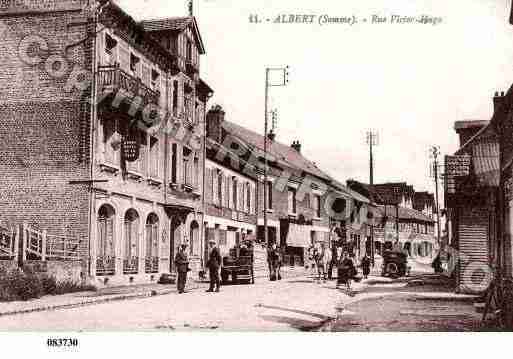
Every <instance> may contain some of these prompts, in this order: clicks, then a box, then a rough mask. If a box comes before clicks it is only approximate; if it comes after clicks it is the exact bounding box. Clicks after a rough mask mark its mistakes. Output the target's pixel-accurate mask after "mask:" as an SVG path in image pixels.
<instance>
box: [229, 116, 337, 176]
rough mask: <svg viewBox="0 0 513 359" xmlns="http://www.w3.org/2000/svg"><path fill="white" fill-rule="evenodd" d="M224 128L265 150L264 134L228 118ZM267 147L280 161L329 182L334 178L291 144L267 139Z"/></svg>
mask: <svg viewBox="0 0 513 359" xmlns="http://www.w3.org/2000/svg"><path fill="white" fill-rule="evenodd" d="M223 128H224V129H225V131H227V132H228V133H230V134H232V135H233V136H235V137H237V138H239V139H240V140H242V141H244V142H246V143H248V144H250V145H252V146H255V147H257V148H258V149H259V150H262V151H263V149H264V136H262V135H260V134H258V133H256V132H254V131H251V130H249V129H247V128H244V127H242V126H239V125H237V124H235V123H233V122H230V121H226V120H224V121H223ZM267 148H268V152H269V153H270V154H271V155H272V156H274V157H275V158H276V159H277V160H278V162H281V163H284V164H286V165H288V166H291V167H293V168H297V169H299V170H301V171H304V172H306V173H308V174H311V175H314V176H317V177H320V178H322V179H324V180H326V181H328V182H329V181H331V180H332V178H331V177H330V176H329V175H328V174H326V173H324V172H323V171H321V170H320V169H319V168H317V166H316V165H315V164H314V163H313V162H311V161H310V160H308V159H306V158H305V157H303V156H302V155H301V154H300V153H299V152H298V151H296V150H295V149H293V148H292V147H290V146H287V145H284V144H282V143H279V142H276V141H267Z"/></svg>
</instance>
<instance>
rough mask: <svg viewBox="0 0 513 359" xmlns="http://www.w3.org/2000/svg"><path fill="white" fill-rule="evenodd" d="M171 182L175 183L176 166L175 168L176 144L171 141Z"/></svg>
mask: <svg viewBox="0 0 513 359" xmlns="http://www.w3.org/2000/svg"><path fill="white" fill-rule="evenodd" d="M171 151H172V153H171V182H172V183H177V181H176V180H177V174H176V172H177V168H176V165H177V152H178V146H177V145H176V143H173V144H172V146H171Z"/></svg>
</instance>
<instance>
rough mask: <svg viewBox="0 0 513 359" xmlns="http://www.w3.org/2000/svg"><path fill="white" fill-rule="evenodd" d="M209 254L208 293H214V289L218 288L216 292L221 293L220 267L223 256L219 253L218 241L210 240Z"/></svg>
mask: <svg viewBox="0 0 513 359" xmlns="http://www.w3.org/2000/svg"><path fill="white" fill-rule="evenodd" d="M208 246H209V252H208V262H207V267H208V272H209V274H210V288H208V290H207V292H213V291H214V287H216V289H215V291H216V292H219V287H220V285H221V284H220V281H219V267H220V266H221V260H222V259H221V254H220V253H219V249H218V248H217V246H216V241H215V240H214V239H210V240H209V241H208Z"/></svg>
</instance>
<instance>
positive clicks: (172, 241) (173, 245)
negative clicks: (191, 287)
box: [169, 217, 181, 273]
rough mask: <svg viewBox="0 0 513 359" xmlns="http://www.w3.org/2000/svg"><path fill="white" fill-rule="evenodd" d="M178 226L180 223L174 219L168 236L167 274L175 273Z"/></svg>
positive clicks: (178, 241) (178, 238) (178, 239)
mask: <svg viewBox="0 0 513 359" xmlns="http://www.w3.org/2000/svg"><path fill="white" fill-rule="evenodd" d="M180 225H181V222H180V220H178V218H176V217H174V218H173V219H172V220H171V231H170V234H169V272H170V273H173V272H174V271H175V255H176V253H177V252H178V245H179V244H180Z"/></svg>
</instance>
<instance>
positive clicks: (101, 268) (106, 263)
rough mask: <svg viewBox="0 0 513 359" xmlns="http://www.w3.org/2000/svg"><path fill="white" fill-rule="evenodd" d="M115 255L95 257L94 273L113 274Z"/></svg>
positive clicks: (100, 274)
mask: <svg viewBox="0 0 513 359" xmlns="http://www.w3.org/2000/svg"><path fill="white" fill-rule="evenodd" d="M115 263H116V257H98V258H96V275H98V276H102V275H113V274H114V272H115V268H114V267H115Z"/></svg>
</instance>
